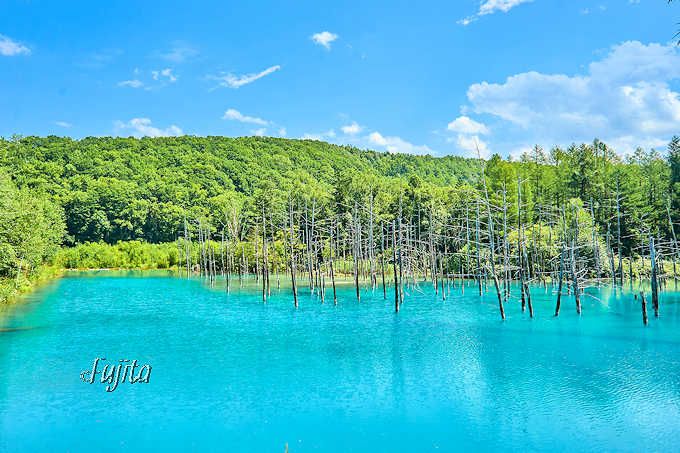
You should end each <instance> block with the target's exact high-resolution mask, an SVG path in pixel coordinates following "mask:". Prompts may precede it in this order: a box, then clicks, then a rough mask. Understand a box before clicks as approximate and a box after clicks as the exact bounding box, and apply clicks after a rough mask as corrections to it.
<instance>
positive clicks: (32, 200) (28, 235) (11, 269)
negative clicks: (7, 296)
mask: <svg viewBox="0 0 680 453" xmlns="http://www.w3.org/2000/svg"><path fill="white" fill-rule="evenodd" d="M63 235H64V220H63V213H62V210H61V208H60V207H59V206H57V205H56V204H55V203H54V202H53V201H52V200H51V198H50V197H49V196H47V195H46V194H43V193H39V192H37V191H35V190H30V189H28V188H25V187H24V188H21V189H18V188H17V187H16V186H15V185H14V184H13V182H12V181H11V180H10V178H9V177H8V176H7V175H5V174H2V173H0V278H2V277H15V278H16V279H17V281H18V280H20V279H21V276H22V275H23V274H27V275H28V276H29V277H30V276H31V274H32V273H34V272H35V271H37V270H38V269H39V267H40V265H41V264H43V263H44V262H48V261H50V260H51V259H52V258H53V257H54V255H55V254H56V253H57V251H58V249H59V246H60V245H61V241H62V238H63Z"/></svg>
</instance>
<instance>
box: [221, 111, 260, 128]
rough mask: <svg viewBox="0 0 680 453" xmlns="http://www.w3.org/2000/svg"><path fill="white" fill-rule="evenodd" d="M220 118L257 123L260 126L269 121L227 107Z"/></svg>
mask: <svg viewBox="0 0 680 453" xmlns="http://www.w3.org/2000/svg"><path fill="white" fill-rule="evenodd" d="M222 119H223V120H230V121H238V122H240V123H249V124H258V125H260V126H266V125H268V124H269V121H267V120H263V119H262V118H258V117H255V116H247V115H244V114H242V113H241V112H239V111H238V110H236V109H229V110H227V111H226V112H224V115H223V116H222Z"/></svg>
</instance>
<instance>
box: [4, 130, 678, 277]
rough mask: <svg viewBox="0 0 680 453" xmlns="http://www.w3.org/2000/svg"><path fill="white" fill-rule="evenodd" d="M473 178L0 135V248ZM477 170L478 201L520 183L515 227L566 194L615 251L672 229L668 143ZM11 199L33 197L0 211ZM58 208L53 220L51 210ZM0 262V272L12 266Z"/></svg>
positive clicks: (317, 159) (173, 142)
mask: <svg viewBox="0 0 680 453" xmlns="http://www.w3.org/2000/svg"><path fill="white" fill-rule="evenodd" d="M481 168H482V162H480V161H479V160H477V159H467V158H462V157H454V156H447V157H439V158H435V157H431V156H413V155H406V154H388V153H378V152H373V151H363V150H359V149H357V148H353V147H348V146H336V145H331V144H328V143H324V142H320V141H311V140H290V139H281V138H263V137H245V138H226V137H193V136H183V137H166V138H142V139H137V138H111V137H100V138H96V137H88V138H84V139H82V140H73V139H70V138H61V137H55V136H49V137H15V138H12V139H9V140H5V139H0V171H2V172H4V173H5V174H6V175H8V176H5V177H4V178H3V179H0V182H1V183H2V187H4V189H3V190H2V191H1V192H0V198H3V200H2V203H3V204H2V208H1V209H2V210H3V211H2V212H0V215H3V216H5V218H4V223H0V228H1V229H3V231H0V234H1V235H2V236H0V243H4V244H0V246H2V247H5V248H7V247H10V246H9V245H7V244H13V243H14V242H17V240H16V238H15V239H11V240H10V239H7V238H6V236H8V235H9V234H10V233H11V234H14V233H16V232H20V231H22V230H21V228H24V227H26V228H28V226H30V225H33V227H34V228H38V229H41V230H43V231H38V232H39V233H40V234H42V236H43V237H45V238H46V239H45V240H46V241H47V242H49V243H63V244H65V245H73V244H76V243H82V242H88V241H94V242H96V241H104V242H107V243H116V242H118V241H128V240H144V241H147V242H152V243H160V242H169V241H173V240H175V239H176V237H177V235H178V234H179V232H180V229H181V228H182V224H183V221H184V219H185V218H189V219H199V218H201V219H205V220H206V221H207V222H209V223H211V224H212V225H220V222H221V221H222V220H224V218H225V216H226V215H229V213H231V212H234V210H235V209H236V210H237V211H238V213H239V215H240V216H243V217H244V219H246V220H245V221H244V225H245V227H244V228H243V231H242V232H241V233H239V234H240V235H242V236H243V238H246V237H247V235H248V234H249V231H248V227H247V225H248V222H247V218H248V216H249V214H250V216H251V217H255V218H256V216H257V212H258V210H259V209H260V208H258V206H265V205H267V206H268V208H269V209H274V210H281V211H282V212H283V213H285V209H286V208H285V205H286V203H285V200H286V199H287V197H289V196H291V195H294V196H295V197H298V198H301V199H307V200H311V199H314V200H315V201H316V202H318V203H319V205H324V206H326V209H329V210H334V211H335V212H337V213H341V211H342V209H343V208H342V207H341V206H346V205H347V203H346V202H347V201H348V200H355V199H365V194H366V192H367V191H369V190H370V191H371V192H373V193H382V194H383V196H376V198H375V201H376V203H377V204H379V203H382V204H383V205H384V206H376V210H377V211H378V212H383V213H387V214H389V212H390V210H395V209H396V208H395V205H394V202H393V201H394V199H395V196H396V195H395V194H398V193H400V194H406V195H407V197H406V200H407V201H408V202H409V203H411V205H412V206H411V207H410V209H416V208H415V204H419V203H426V202H427V200H429V199H433V198H437V199H438V200H439V201H441V202H442V203H444V204H445V205H446V204H455V203H456V202H457V200H460V199H461V197H465V194H466V193H467V192H468V191H478V190H479V189H480V185H479V181H480V178H479V174H480V169H481ZM485 172H486V177H487V182H488V184H489V189H490V192H491V196H492V197H500V193H501V191H502V189H503V187H504V186H505V187H506V189H507V196H508V202H509V205H510V206H512V200H513V199H514V198H513V197H515V195H514V192H515V191H516V185H517V179H518V176H519V177H520V178H521V180H522V186H523V189H522V191H523V201H524V202H525V203H527V204H528V206H529V209H528V210H527V213H526V214H523V215H525V216H527V219H525V220H526V221H528V222H532V220H533V221H535V218H534V219H532V212H533V213H534V214H533V215H534V216H536V215H538V214H537V212H538V210H539V209H540V206H561V205H563V203H565V202H566V201H567V200H569V199H573V198H579V199H581V200H583V201H585V202H586V203H588V202H590V201H592V202H593V205H595V206H596V208H597V209H596V213H595V217H596V219H597V220H598V222H599V224H600V227H601V231H604V229H605V228H607V227H608V225H607V222H608V221H610V220H611V218H612V211H613V209H614V205H615V200H616V198H618V199H619V200H620V209H621V212H622V215H623V218H624V222H623V224H622V237H623V238H624V239H623V242H624V243H623V247H624V250H626V249H627V251H630V250H632V248H633V246H634V245H635V244H634V241H635V238H636V237H638V236H639V235H640V234H641V232H650V233H652V234H655V235H657V236H659V237H666V238H668V237H669V236H670V235H671V231H670V225H669V221H668V211H669V210H670V212H671V215H672V216H673V221H674V222H677V221H679V220H680V209H679V208H680V195H679V194H680V139H678V138H677V137H676V138H674V139H673V141H672V142H671V143H670V145H669V147H668V155H667V156H662V155H661V154H659V153H658V152H656V151H645V150H642V149H638V150H637V151H636V152H635V153H633V154H632V155H630V156H627V157H626V158H621V157H620V156H618V155H617V154H616V153H615V152H614V151H613V150H612V149H610V148H608V147H607V145H605V144H604V143H602V142H599V141H597V140H596V141H595V142H593V143H592V144H582V145H573V146H570V147H568V148H567V149H561V148H554V149H552V150H550V151H549V152H545V151H544V150H543V149H541V148H540V147H536V148H534V150H533V151H532V152H531V153H530V154H527V155H525V156H523V158H522V159H521V161H520V162H509V161H506V160H502V159H501V158H500V157H499V156H497V155H494V156H493V157H492V158H491V159H490V160H488V161H487V162H486V165H485ZM10 179H11V181H10ZM15 186H16V187H15ZM8 194H9V195H8ZM17 194H19V195H17ZM16 196H20V197H22V198H21V199H22V200H28V199H29V198H30V199H31V200H34V201H21V202H13V201H8V197H9V198H15V197H16ZM31 197H32V198H31ZM275 200H280V201H281V203H279V204H277V203H276V202H275ZM10 205H11V206H10ZM53 207H54V209H53ZM444 208H446V206H444ZM15 209H16V210H20V211H21V212H23V214H22V215H23V217H22V215H19V214H18V213H15V214H14V215H15V217H16V218H22V219H23V221H24V222H27V225H28V226H27V225H24V226H21V225H20V224H21V222H19V223H18V224H17V225H19V226H17V227H12V226H11V225H13V224H14V222H18V220H16V219H15V218H14V217H11V215H10V213H11V211H12V210H15ZM60 209H63V214H61V213H56V214H55V212H57V210H60ZM406 209H409V207H408V206H407V207H406ZM36 211H39V213H40V215H39V218H41V219H42V220H41V221H40V222H38V223H35V224H31V221H32V215H31V213H32V212H36ZM53 211H54V212H53ZM393 214H394V213H393ZM62 216H63V218H64V219H65V222H66V235H65V236H63V240H62V229H61V227H60V226H59V225H60V224H59V222H60V221H61V220H60V219H61V218H62ZM0 221H2V219H0ZM48 230H49V231H48ZM12 241H14V242H12ZM3 250H4V249H3ZM36 253H38V254H39V255H40V254H43V255H46V254H45V253H43V252H42V251H40V252H36ZM4 255H5V256H9V255H6V254H4ZM13 256H16V253H15V255H13ZM9 261H12V260H11V259H10V260H9ZM6 264H7V267H6V268H5V271H6V270H7V269H9V268H11V267H12V266H10V265H9V263H6ZM15 267H16V266H15ZM0 272H2V271H1V270H0Z"/></svg>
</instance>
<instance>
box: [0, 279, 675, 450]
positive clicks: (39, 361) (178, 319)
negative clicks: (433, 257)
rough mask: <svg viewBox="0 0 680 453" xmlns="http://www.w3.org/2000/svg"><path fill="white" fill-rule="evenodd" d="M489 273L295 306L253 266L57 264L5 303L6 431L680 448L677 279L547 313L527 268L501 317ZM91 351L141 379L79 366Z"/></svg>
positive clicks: (238, 445)
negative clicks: (227, 279)
mask: <svg viewBox="0 0 680 453" xmlns="http://www.w3.org/2000/svg"><path fill="white" fill-rule="evenodd" d="M671 286H672V283H671ZM491 289H492V288H491V287H490V288H489V292H488V293H487V294H485V295H484V296H483V297H480V296H479V295H477V294H476V291H475V288H474V286H467V287H466V288H465V293H464V294H463V293H462V291H461V289H460V287H459V286H458V285H456V287H455V288H450V294H449V297H448V298H447V299H446V300H445V301H444V300H442V298H441V296H436V295H435V294H434V292H433V290H432V287H431V285H429V284H427V283H424V284H422V285H421V288H420V290H419V291H415V290H413V291H410V293H409V294H408V295H407V296H406V299H405V301H404V304H403V306H402V310H401V312H400V313H399V314H398V315H397V314H395V313H394V312H393V306H392V303H393V302H392V298H391V295H390V294H389V293H388V298H387V300H384V299H383V294H382V289H381V288H380V289H377V290H376V291H375V292H372V291H371V290H370V289H365V290H363V292H362V299H361V302H360V303H358V302H357V301H356V299H355V297H354V293H353V288H352V287H351V286H344V287H342V288H340V289H339V303H338V305H337V306H334V305H333V304H332V297H328V298H327V300H326V304H323V305H322V304H321V303H320V300H319V299H318V298H317V296H316V295H311V294H310V293H309V289H301V291H300V308H299V309H297V310H295V309H294V307H293V303H292V297H291V295H290V291H289V290H288V289H286V288H282V289H281V290H280V291H279V290H276V289H274V290H273V293H272V296H271V298H270V299H269V300H268V302H267V304H263V303H262V300H261V295H260V294H259V292H258V289H257V287H256V286H255V285H254V284H250V285H246V286H245V287H244V288H242V289H239V288H238V287H237V288H233V287H232V291H231V293H230V294H227V293H226V291H225V290H224V288H220V287H218V288H212V289H211V288H208V287H206V286H205V285H204V284H203V282H202V281H200V280H198V279H192V280H187V279H182V278H176V277H171V276H166V275H160V274H158V275H156V274H121V273H119V274H114V273H106V272H99V273H82V274H71V275H69V276H67V277H65V278H62V279H59V280H57V281H55V282H53V283H51V284H50V285H48V286H46V287H43V288H41V289H40V290H38V291H37V292H35V293H33V294H32V295H30V296H28V297H26V298H25V301H23V302H22V303H20V304H17V305H14V306H11V307H9V308H6V309H5V310H4V312H2V313H0V328H2V329H1V330H2V331H1V332H0V450H1V451H123V449H126V448H135V449H138V451H144V450H147V451H160V450H168V451H187V450H195V451H267V452H277V451H278V452H283V451H284V448H285V446H286V444H287V445H288V448H289V451H290V452H291V453H294V452H302V451H324V452H327V451H343V452H344V451H389V452H394V451H546V450H550V451H553V452H554V451H569V452H579V451H673V450H676V451H677V450H678V448H680V293H677V292H673V291H666V292H664V293H663V294H662V298H661V316H660V318H659V319H656V318H654V316H653V312H652V310H651V307H650V324H649V326H647V327H644V326H643V325H642V319H641V314H640V305H639V303H638V302H637V301H635V300H634V298H633V297H632V295H631V294H632V293H631V292H630V289H629V288H628V289H624V290H618V291H613V290H612V289H610V288H603V289H600V290H597V289H589V290H588V296H587V297H584V299H583V314H582V316H581V317H578V316H577V315H576V310H575V306H574V302H573V298H572V297H565V298H564V302H563V305H562V313H561V315H560V317H559V318H554V317H553V316H552V313H553V311H554V303H555V297H554V295H553V294H552V289H551V288H550V287H548V288H543V287H534V288H533V289H532V294H533V299H534V304H535V310H536V318H535V319H533V320H532V319H529V317H528V314H527V313H525V314H523V313H521V310H520V307H519V303H518V302H517V300H516V297H513V299H512V300H511V301H510V302H509V303H508V304H507V306H506V312H507V315H508V319H507V320H506V321H504V322H503V321H501V320H500V317H499V314H498V309H497V306H496V303H495V295H494V294H493V292H492V291H491ZM671 289H672V288H671ZM329 293H330V291H329ZM329 302H331V303H329ZM96 357H105V358H107V360H108V361H109V362H113V363H117V362H118V360H119V359H137V360H138V361H139V363H140V365H141V364H150V365H151V366H152V372H151V376H150V382H149V383H148V384H143V383H136V384H130V383H127V382H126V383H122V384H120V385H119V386H118V388H117V389H116V390H115V391H113V392H106V390H105V387H106V385H105V384H101V383H100V382H98V381H96V382H95V383H93V384H89V383H85V382H83V381H82V380H81V379H80V373H81V372H82V371H84V370H89V369H91V368H92V362H93V360H94V358H96Z"/></svg>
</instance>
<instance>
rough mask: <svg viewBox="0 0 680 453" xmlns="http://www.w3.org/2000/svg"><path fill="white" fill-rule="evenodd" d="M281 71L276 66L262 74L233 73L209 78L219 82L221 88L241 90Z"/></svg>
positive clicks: (279, 67)
mask: <svg viewBox="0 0 680 453" xmlns="http://www.w3.org/2000/svg"><path fill="white" fill-rule="evenodd" d="M280 69H281V66H279V65H275V66H272V67H269V68H267V69H265V70H264V71H262V72H258V73H253V74H243V75H236V74H232V73H228V74H221V75H219V76H208V79H210V80H217V81H218V82H219V86H222V87H226V88H234V89H236V88H241V87H242V86H244V85H248V84H250V83H253V82H255V81H256V80H259V79H261V78H262V77H265V76H268V75H269V74H272V73H274V72H276V71H278V70H280Z"/></svg>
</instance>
